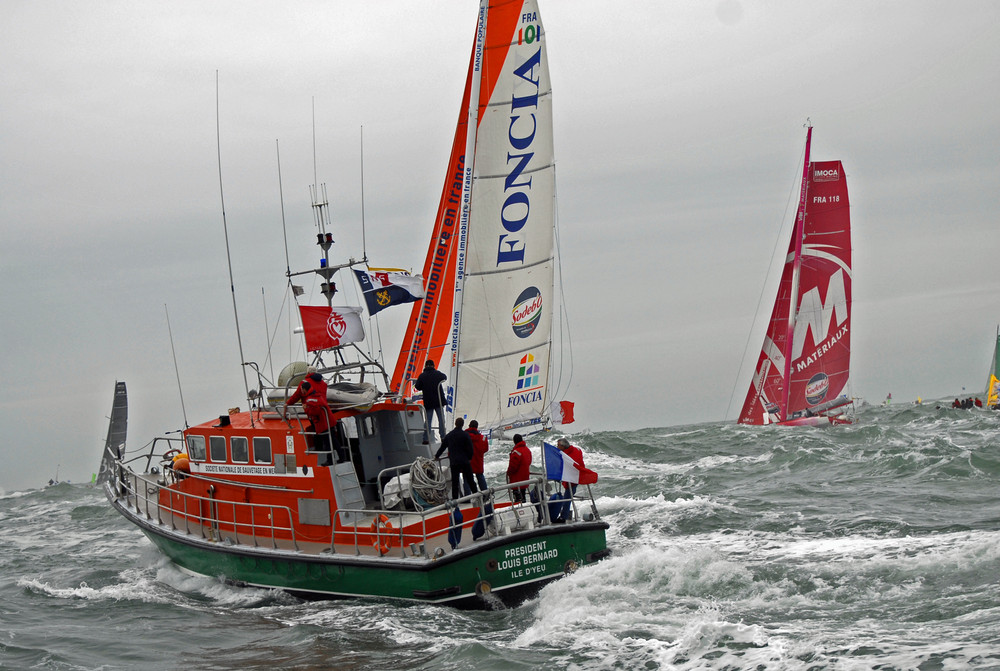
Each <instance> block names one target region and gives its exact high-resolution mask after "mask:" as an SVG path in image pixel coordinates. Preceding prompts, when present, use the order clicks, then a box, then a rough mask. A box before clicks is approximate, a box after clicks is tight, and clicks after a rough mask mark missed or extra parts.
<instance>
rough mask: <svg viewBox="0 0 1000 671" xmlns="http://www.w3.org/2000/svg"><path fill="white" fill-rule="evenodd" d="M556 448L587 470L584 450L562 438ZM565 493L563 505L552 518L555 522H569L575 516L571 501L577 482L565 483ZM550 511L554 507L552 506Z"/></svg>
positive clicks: (557, 442) (560, 505)
mask: <svg viewBox="0 0 1000 671" xmlns="http://www.w3.org/2000/svg"><path fill="white" fill-rule="evenodd" d="M556 447H558V448H559V449H560V450H561V451H562V452H563V453H564V454H566V455H567V456H569V458H570V459H572V460H573V463H575V464H576V465H577V466H579V467H580V468H586V467H587V465H586V464H585V463H583V450H581V449H580V448H579V447H577V446H576V445H573V444H572V443H570V442H569V441H568V440H566V439H565V438H560V439H559V440H558V441H556ZM562 485H563V493H562V499H563V501H564V502H563V503H561V504H559V505H557V506H555V511H554V512H555V514H554V515H553V516H552V521H553V522H568V521H569V520H570V518H571V516H572V514H573V512H572V506H571V504H570V501H572V500H573V497H574V496H575V495H576V483H575V482H563V483H562ZM550 510H552V507H551V506H550Z"/></svg>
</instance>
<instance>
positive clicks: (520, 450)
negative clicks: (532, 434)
mask: <svg viewBox="0 0 1000 671" xmlns="http://www.w3.org/2000/svg"><path fill="white" fill-rule="evenodd" d="M530 469H531V450H529V449H528V445H527V444H526V443H525V442H524V438H522V437H521V434H519V433H515V434H514V448H513V449H512V450H511V451H510V460H509V461H508V462H507V482H508V483H511V482H524V481H525V480H527V479H528V478H530V477H531V470H530ZM527 491H528V488H527V487H515V488H514V489H512V490H510V497H511V500H512V501H514V503H524V501H525V492H527Z"/></svg>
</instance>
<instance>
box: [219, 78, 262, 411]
mask: <svg viewBox="0 0 1000 671" xmlns="http://www.w3.org/2000/svg"><path fill="white" fill-rule="evenodd" d="M215 149H216V154H217V156H218V162H219V200H220V202H221V204H222V231H223V233H224V234H225V237H226V263H227V264H228V265H229V290H230V292H231V293H232V296H233V318H234V319H235V320H236V344H237V345H238V346H239V351H240V370H241V371H242V372H243V389H244V390H245V391H246V394H247V411H248V414H249V415H250V426H253V412H249V411H250V409H251V408H250V403H251V400H250V383H249V382H247V369H246V359H245V358H244V357H243V338H242V337H241V336H240V315H239V312H238V311H237V310H236V284H235V283H234V282H233V261H232V258H231V257H230V254H229V227H228V226H227V225H226V196H225V191H224V189H223V188H222V133H221V130H220V123H219V71H218V70H216V71H215Z"/></svg>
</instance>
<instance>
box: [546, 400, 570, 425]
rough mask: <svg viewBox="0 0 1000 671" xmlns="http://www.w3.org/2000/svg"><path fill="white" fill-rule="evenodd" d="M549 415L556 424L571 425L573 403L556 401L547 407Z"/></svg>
mask: <svg viewBox="0 0 1000 671" xmlns="http://www.w3.org/2000/svg"><path fill="white" fill-rule="evenodd" d="M549 414H550V415H551V416H552V421H553V422H555V423H556V424H572V423H573V401H556V402H555V403H553V404H552V405H550V406H549Z"/></svg>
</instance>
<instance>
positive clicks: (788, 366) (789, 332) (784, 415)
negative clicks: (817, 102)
mask: <svg viewBox="0 0 1000 671" xmlns="http://www.w3.org/2000/svg"><path fill="white" fill-rule="evenodd" d="M812 132H813V129H812V126H808V130H807V131H806V155H805V160H804V161H803V165H802V186H801V189H800V190H799V207H798V210H797V212H796V214H795V232H794V233H793V234H792V235H793V236H794V237H793V240H794V241H795V255H794V256H793V257H792V282H791V295H790V296H789V302H788V324H787V325H786V327H785V347H784V355H785V371H784V385H783V389H782V392H781V420H782V421H785V420H787V419H788V395H789V393H791V387H792V344H793V342H792V341H793V339H794V338H795V316H796V313H797V312H798V302H799V274H800V272H801V270H802V237H803V233H804V231H805V222H806V196H807V192H808V190H809V148H810V145H811V144H812Z"/></svg>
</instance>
